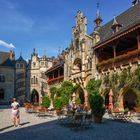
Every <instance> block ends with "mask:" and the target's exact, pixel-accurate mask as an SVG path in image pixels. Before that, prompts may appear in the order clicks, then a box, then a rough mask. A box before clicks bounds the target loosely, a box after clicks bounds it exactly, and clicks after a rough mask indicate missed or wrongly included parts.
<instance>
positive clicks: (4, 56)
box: [0, 52, 10, 64]
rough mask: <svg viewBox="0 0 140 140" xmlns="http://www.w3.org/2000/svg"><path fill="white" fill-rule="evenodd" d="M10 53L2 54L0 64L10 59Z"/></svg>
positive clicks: (0, 53)
mask: <svg viewBox="0 0 140 140" xmlns="http://www.w3.org/2000/svg"><path fill="white" fill-rule="evenodd" d="M9 55H10V54H9V52H0V64H2V63H3V62H4V61H6V60H7V59H8V58H9Z"/></svg>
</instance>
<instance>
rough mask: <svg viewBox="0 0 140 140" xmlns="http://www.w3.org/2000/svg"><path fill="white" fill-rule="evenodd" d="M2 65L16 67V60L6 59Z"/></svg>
mask: <svg viewBox="0 0 140 140" xmlns="http://www.w3.org/2000/svg"><path fill="white" fill-rule="evenodd" d="M0 66H6V67H15V60H10V59H9V58H8V59H7V60H6V61H4V62H3V63H2V64H0Z"/></svg>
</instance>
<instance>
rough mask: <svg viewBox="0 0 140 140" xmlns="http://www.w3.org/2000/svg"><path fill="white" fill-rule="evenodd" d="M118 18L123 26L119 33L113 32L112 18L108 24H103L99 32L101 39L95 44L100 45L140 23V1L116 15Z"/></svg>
mask: <svg viewBox="0 0 140 140" xmlns="http://www.w3.org/2000/svg"><path fill="white" fill-rule="evenodd" d="M116 20H117V22H118V23H119V24H121V25H122V27H121V28H120V30H119V31H118V32H117V33H114V34H113V32H112V29H111V26H112V24H113V20H111V21H110V22H108V23H107V24H105V25H104V26H102V27H101V28H100V29H99V30H98V32H99V36H100V41H99V42H98V43H97V44H96V45H95V46H97V45H99V44H101V43H103V42H105V41H107V40H109V39H111V38H113V37H114V36H116V35H118V34H120V33H123V32H125V31H126V30H128V29H130V28H132V27H134V26H136V25H138V24H140V3H138V4H137V5H135V6H133V7H131V8H129V9H128V10H126V11H125V12H123V13H122V14H120V15H119V16H117V17H116ZM93 34H94V33H92V34H91V36H93Z"/></svg>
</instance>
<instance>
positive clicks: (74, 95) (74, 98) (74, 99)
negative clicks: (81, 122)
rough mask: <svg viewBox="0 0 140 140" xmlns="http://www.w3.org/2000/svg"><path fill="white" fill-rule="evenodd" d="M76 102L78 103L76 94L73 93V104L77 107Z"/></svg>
mask: <svg viewBox="0 0 140 140" xmlns="http://www.w3.org/2000/svg"><path fill="white" fill-rule="evenodd" d="M75 101H76V94H75V93H73V95H72V104H73V105H75Z"/></svg>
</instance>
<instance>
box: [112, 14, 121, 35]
mask: <svg viewBox="0 0 140 140" xmlns="http://www.w3.org/2000/svg"><path fill="white" fill-rule="evenodd" d="M120 27H122V25H121V24H119V23H118V22H117V19H116V16H114V19H113V24H112V26H111V28H112V30H113V33H116V32H118V31H119V28H120Z"/></svg>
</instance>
